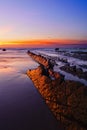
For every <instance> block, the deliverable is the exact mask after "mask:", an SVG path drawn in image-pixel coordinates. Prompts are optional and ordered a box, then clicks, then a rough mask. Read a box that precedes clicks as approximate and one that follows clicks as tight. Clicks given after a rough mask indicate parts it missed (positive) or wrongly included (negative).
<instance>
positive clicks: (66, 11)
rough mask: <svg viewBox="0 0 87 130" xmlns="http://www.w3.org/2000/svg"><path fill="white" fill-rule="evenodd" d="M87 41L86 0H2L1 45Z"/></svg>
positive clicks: (0, 11)
mask: <svg viewBox="0 0 87 130" xmlns="http://www.w3.org/2000/svg"><path fill="white" fill-rule="evenodd" d="M57 42H59V43H81V42H85V43H86V42H87V0H0V47H2V46H6V47H7V46H11V47H12V46H14V47H16V46H22V45H23V46H24V47H26V46H34V45H38V46H39V45H41V44H43V45H47V44H48V43H49V45H52V44H53V43H57Z"/></svg>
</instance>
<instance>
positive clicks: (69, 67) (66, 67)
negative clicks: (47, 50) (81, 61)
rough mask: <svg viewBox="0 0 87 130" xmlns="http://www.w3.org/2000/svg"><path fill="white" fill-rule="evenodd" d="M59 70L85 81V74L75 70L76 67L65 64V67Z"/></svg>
mask: <svg viewBox="0 0 87 130" xmlns="http://www.w3.org/2000/svg"><path fill="white" fill-rule="evenodd" d="M60 69H61V70H64V71H66V72H68V73H71V74H73V75H76V76H78V77H79V78H82V79H85V80H87V72H83V70H82V69H81V68H77V67H76V66H70V65H67V64H66V65H65V66H62V67H60Z"/></svg>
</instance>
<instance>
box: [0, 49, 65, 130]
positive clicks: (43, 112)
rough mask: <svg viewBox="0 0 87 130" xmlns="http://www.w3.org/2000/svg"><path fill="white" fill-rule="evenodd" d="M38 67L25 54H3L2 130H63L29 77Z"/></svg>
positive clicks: (0, 69)
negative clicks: (28, 74)
mask: <svg viewBox="0 0 87 130" xmlns="http://www.w3.org/2000/svg"><path fill="white" fill-rule="evenodd" d="M37 67H38V63H36V62H34V61H33V60H32V59H31V58H30V57H29V56H28V55H27V51H26V50H7V51H6V52H2V51H1V50H0V129H1V130H29V129H31V130H36V129H38V130H57V129H58V128H59V129H60V130H62V128H61V125H60V123H58V122H57V121H56V118H55V117H54V116H53V114H52V112H51V111H50V110H49V108H48V107H47V105H46V103H45V101H44V99H43V98H42V96H41V95H40V94H39V92H38V91H37V89H36V88H35V87H34V85H33V83H32V81H31V80H30V79H29V78H28V76H27V75H26V72H27V70H28V69H29V68H30V69H35V68H37Z"/></svg>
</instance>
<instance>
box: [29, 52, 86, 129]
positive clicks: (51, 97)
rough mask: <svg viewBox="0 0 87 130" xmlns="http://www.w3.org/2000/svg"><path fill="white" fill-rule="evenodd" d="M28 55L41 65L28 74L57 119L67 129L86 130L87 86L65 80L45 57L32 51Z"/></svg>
mask: <svg viewBox="0 0 87 130" xmlns="http://www.w3.org/2000/svg"><path fill="white" fill-rule="evenodd" d="M28 55H29V56H30V57H31V58H32V59H33V60H35V61H36V62H38V63H39V64H40V66H39V67H37V68H36V69H33V70H28V71H27V75H28V76H29V78H30V79H31V80H32V81H33V83H34V85H35V87H36V88H37V89H38V91H39V92H40V94H41V95H42V97H43V98H44V99H45V101H46V104H47V105H48V107H49V108H50V110H51V111H52V112H53V114H54V115H55V117H56V119H57V120H59V121H61V123H63V125H64V126H65V129H66V130H74V129H78V128H79V130H86V128H87V124H86V122H87V112H86V109H87V104H86V102H87V94H86V92H87V87H86V86H84V85H83V84H82V83H79V82H75V81H70V80H65V79H64V76H63V75H60V74H59V73H58V72H54V70H53V66H54V65H53V64H52V63H51V62H50V60H47V59H46V58H45V57H43V56H41V55H36V54H34V53H32V52H30V51H28Z"/></svg>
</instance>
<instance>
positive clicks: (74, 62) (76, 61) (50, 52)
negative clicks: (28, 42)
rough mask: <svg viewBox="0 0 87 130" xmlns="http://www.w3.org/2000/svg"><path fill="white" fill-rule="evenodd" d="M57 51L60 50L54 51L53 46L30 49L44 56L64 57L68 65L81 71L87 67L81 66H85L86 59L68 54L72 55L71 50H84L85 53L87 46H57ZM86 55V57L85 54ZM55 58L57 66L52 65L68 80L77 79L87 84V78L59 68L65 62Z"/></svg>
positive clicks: (85, 70)
mask: <svg viewBox="0 0 87 130" xmlns="http://www.w3.org/2000/svg"><path fill="white" fill-rule="evenodd" d="M59 51H60V53H58V52H57V51H55V48H50V49H48V48H46V49H38V50H37V49H36V50H32V52H34V53H36V54H41V55H43V56H45V57H50V58H52V59H55V58H56V59H57V58H60V59H66V60H67V61H68V63H69V64H70V66H76V67H77V68H81V69H82V70H83V72H87V68H85V67H83V66H87V60H83V59H81V58H79V56H78V57H73V56H70V55H72V52H86V53H87V47H84V46H80V47H79V48H76V47H74V48H66V47H65V48H64V47H61V48H59ZM66 54H68V55H66ZM86 57H87V54H86ZM56 59H55V62H56V64H57V66H56V65H55V66H54V70H55V71H57V72H60V73H61V74H63V75H64V76H65V79H66V80H68V79H69V80H73V81H79V82H81V83H83V84H85V85H86V86H87V80H85V79H82V78H79V77H77V76H73V75H72V74H70V73H67V72H65V71H63V70H61V69H60V67H61V66H64V65H65V63H64V62H62V61H57V60H56Z"/></svg>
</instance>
